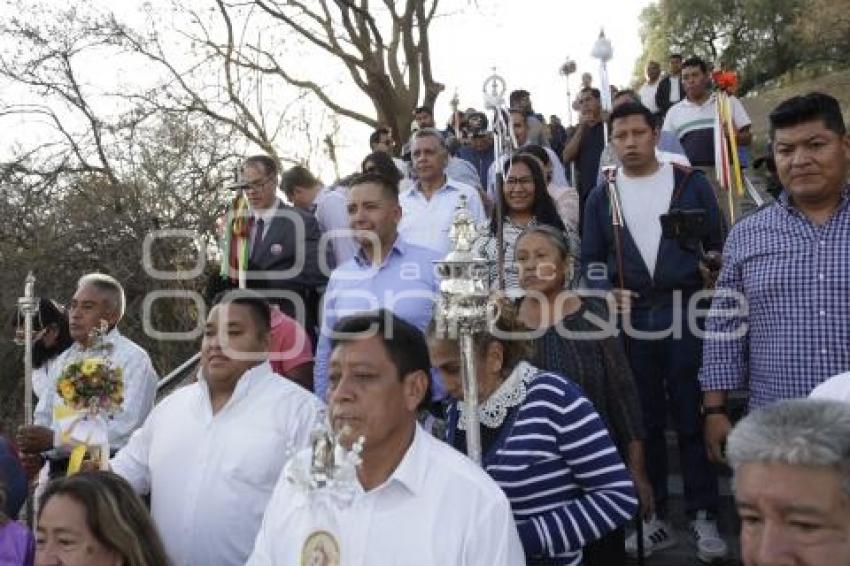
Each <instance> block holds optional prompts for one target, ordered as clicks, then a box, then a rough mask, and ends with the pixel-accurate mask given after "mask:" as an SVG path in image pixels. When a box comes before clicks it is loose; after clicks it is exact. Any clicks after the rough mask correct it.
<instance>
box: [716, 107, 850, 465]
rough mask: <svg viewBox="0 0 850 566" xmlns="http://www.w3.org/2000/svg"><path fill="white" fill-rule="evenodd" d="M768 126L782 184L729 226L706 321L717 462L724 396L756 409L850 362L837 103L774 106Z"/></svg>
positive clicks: (849, 233) (848, 148) (847, 211)
mask: <svg viewBox="0 0 850 566" xmlns="http://www.w3.org/2000/svg"><path fill="white" fill-rule="evenodd" d="M770 125H771V138H772V140H773V152H774V158H775V161H776V168H777V172H778V175H779V178H780V181H781V182H782V185H783V187H785V191H784V192H783V193H782V195H781V196H780V197H779V199H778V200H777V201H776V202H774V203H772V204H770V205H768V206H766V207H763V208H762V209H761V210H759V211H758V212H756V213H754V214H752V215H750V216H748V217H746V218H744V219H742V220H741V221H740V222H739V223H738V224H736V225H735V226H734V228H733V229H732V231H731V232H730V234H729V237H728V239H727V240H726V245H725V248H724V250H723V261H724V265H723V269H722V271H721V273H720V278H719V280H718V282H717V295H716V296H715V298H714V301H713V303H712V308H711V313H710V315H709V317H708V321H707V324H706V330H707V332H708V334H707V336H706V340H705V346H704V352H703V365H702V369H701V372H700V381H701V385H702V389H703V407H704V409H703V411H704V415H705V426H704V431H705V439H706V447H707V449H708V451H709V457H710V459H711V460H712V461H722V460H723V449H722V445H723V443H724V442H725V439H726V436H727V435H728V433H729V429H730V422H729V418H728V417H727V415H726V408H725V402H726V392H727V391H730V390H745V391H747V393H748V394H749V407H750V409H755V408H758V407H762V406H764V405H768V404H770V403H773V402H775V401H778V400H780V399H787V398H794V397H806V396H807V395H808V394H809V392H811V390H812V389H814V387H815V386H817V385H818V384H819V383H821V382H822V381H824V380H825V379H827V378H829V377H830V376H832V375H835V374H838V373H842V372H844V371H847V370H848V369H850V204H848V200H850V186H848V185H847V177H848V172H850V136H848V134H847V131H846V127H845V125H844V119H843V117H842V114H841V109H840V107H839V105H838V102H837V101H836V100H835V99H834V98H832V97H831V96H828V95H826V94H820V93H811V94H807V95H805V96H796V97H793V98H790V99H788V100H786V101H785V102H783V103H781V104H780V105H779V106H777V107H776V109H775V110H774V111H773V112H772V113H771V115H770Z"/></svg>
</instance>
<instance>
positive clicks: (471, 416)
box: [435, 196, 490, 465]
mask: <svg viewBox="0 0 850 566" xmlns="http://www.w3.org/2000/svg"><path fill="white" fill-rule="evenodd" d="M477 235H478V231H477V229H476V226H475V221H474V220H473V218H472V215H471V214H470V212H469V209H468V208H467V205H466V197H463V196H462V197H461V200H460V202H459V203H458V207H457V210H456V212H455V218H454V222H453V223H452V227H451V230H450V231H449V239H450V240H451V242H452V249H451V251H450V252H449V253H448V255H447V256H446V257H445V258H444V259H443V260H441V261H438V262H436V263H437V272H438V273H439V275H440V278H441V280H440V297H439V299H438V303H437V310H436V314H435V318H436V324H437V336H439V337H441V338H447V339H452V340H458V341H459V343H460V358H461V384H462V386H463V396H464V400H463V402H464V404H465V409H466V411H465V413H466V418H467V421H466V452H467V454H468V455H469V457H470V458H471V459H472V460H473V461H474V462H475V463H477V464H479V465H480V464H481V431H480V427H479V419H478V381H477V379H476V373H475V348H474V345H473V337H474V336H475V335H476V334H480V333H481V332H485V331H486V330H487V321H488V312H489V311H488V305H489V296H490V292H489V285H488V271H489V261H488V260H486V259H483V258H480V257H475V254H474V253H473V251H472V244H473V242H474V240H475V238H476V236H477Z"/></svg>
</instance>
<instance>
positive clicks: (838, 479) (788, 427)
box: [727, 399, 850, 566]
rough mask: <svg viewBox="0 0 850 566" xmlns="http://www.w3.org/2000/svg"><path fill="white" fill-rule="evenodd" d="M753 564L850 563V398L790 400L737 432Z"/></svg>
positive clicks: (742, 506)
mask: <svg viewBox="0 0 850 566" xmlns="http://www.w3.org/2000/svg"><path fill="white" fill-rule="evenodd" d="M727 456H728V460H729V463H730V465H731V466H732V469H733V470H734V472H735V480H734V486H735V500H736V505H737V508H738V513H739V515H740V516H741V557H742V559H743V561H744V564H745V565H746V566H756V565H758V566H761V565H767V564H794V565H797V566H821V565H826V564H829V565H831V566H847V565H850V404H847V403H843V402H840V401H825V400H814V399H794V400H788V401H782V402H779V403H776V404H774V405H771V406H769V407H766V408H764V409H761V410H759V411H756V412H754V413H752V414H750V415H749V416H747V417H746V418H744V419H743V420H742V421H741V422H740V423H738V425H737V426H736V427H735V429H734V430H733V431H732V433H731V434H730V435H729V440H728V446H727Z"/></svg>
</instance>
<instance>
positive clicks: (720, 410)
mask: <svg viewBox="0 0 850 566" xmlns="http://www.w3.org/2000/svg"><path fill="white" fill-rule="evenodd" d="M727 414H729V413H728V412H727V411H726V405H714V406H713V407H706V406H703V408H702V416H703V417H707V416H708V415H727Z"/></svg>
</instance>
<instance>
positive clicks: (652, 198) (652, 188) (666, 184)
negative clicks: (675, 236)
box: [617, 163, 674, 275]
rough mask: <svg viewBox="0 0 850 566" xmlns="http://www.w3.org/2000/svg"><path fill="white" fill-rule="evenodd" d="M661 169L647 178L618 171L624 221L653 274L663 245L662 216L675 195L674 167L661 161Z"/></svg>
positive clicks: (650, 272) (621, 170)
mask: <svg viewBox="0 0 850 566" xmlns="http://www.w3.org/2000/svg"><path fill="white" fill-rule="evenodd" d="M660 165H661V166H660V167H659V168H658V171H656V172H655V173H653V174H652V175H648V176H646V177H629V176H627V175H626V174H625V173H624V172H623V169H622V168H620V170H619V171H618V172H617V185H618V186H619V189H620V202H621V203H622V205H623V220H624V221H625V223H626V226H627V227H628V229H629V232H630V233H631V235H632V239H633V240H634V242H635V244H636V245H637V248H638V250H639V251H640V255H641V257H642V258H643V261H644V263H645V264H646V267H647V269H648V270H649V274H650V275H652V274H653V273H655V260H656V259H657V258H658V247H659V245H661V221H660V220H659V219H658V217H659V216H661V215H662V214H665V213H666V212H667V211H668V210H669V209H670V198H671V197H672V196H673V188H674V178H673V166H672V165H670V164H669V163H661V164H660Z"/></svg>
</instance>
